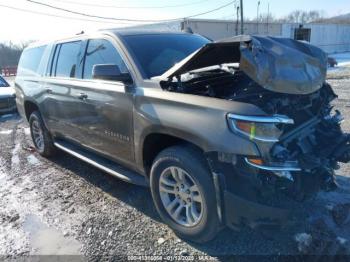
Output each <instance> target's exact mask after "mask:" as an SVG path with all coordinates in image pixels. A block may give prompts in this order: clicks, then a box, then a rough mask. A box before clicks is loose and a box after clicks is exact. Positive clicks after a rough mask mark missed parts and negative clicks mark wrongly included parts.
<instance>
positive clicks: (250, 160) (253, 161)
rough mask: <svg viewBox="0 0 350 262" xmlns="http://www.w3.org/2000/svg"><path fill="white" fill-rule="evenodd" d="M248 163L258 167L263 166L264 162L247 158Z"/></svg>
mask: <svg viewBox="0 0 350 262" xmlns="http://www.w3.org/2000/svg"><path fill="white" fill-rule="evenodd" d="M248 161H249V162H250V163H253V164H255V165H259V166H262V165H263V164H264V162H263V161H262V159H260V158H248Z"/></svg>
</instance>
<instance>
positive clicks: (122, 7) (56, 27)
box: [0, 0, 350, 44]
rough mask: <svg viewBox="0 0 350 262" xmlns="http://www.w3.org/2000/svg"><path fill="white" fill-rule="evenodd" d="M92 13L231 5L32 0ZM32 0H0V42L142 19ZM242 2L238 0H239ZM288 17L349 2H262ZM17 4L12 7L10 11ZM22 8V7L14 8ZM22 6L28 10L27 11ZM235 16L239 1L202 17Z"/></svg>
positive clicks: (187, 12) (144, 16)
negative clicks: (70, 11)
mask: <svg viewBox="0 0 350 262" xmlns="http://www.w3.org/2000/svg"><path fill="white" fill-rule="evenodd" d="M31 1H34V2H39V3H45V4H48V5H52V6H56V7H60V8H64V9H68V10H72V11H75V12H80V13H85V14H89V15H95V16H102V17H112V18H118V19H133V20H169V19H180V18H183V17H188V16H191V15H195V14H200V13H205V12H206V11H209V10H213V9H216V8H218V7H221V6H224V5H227V4H229V3H231V2H235V1H232V0H231V1H230V0H166V1H165V0H31ZM34 2H30V1H28V0H0V13H1V15H0V24H1V27H0V42H9V41H11V42H13V43H15V44H19V43H24V42H27V41H37V40H45V39H52V38H57V37H62V36H65V35H72V34H76V33H78V32H81V31H82V30H83V31H85V32H88V31H93V30H97V29H99V28H112V27H126V26H131V25H139V24H142V23H143V22H135V21H134V22H131V21H116V20H105V19H100V18H92V17H86V16H81V15H78V14H72V13H67V12H64V11H62V10H61V11H60V10H57V9H52V8H50V7H48V6H43V5H39V4H36V3H34ZM237 2H239V0H237ZM257 3H258V0H243V7H244V16H245V17H249V18H255V17H256V13H257ZM268 4H269V6H270V13H271V14H273V15H274V16H275V17H283V16H285V15H287V14H288V13H290V12H291V11H294V10H296V9H301V10H305V11H309V10H320V11H323V12H324V14H325V15H326V16H328V17H329V16H334V15H340V14H345V13H350V0H332V1H329V0H286V1H285V0H260V8H259V9H260V11H259V12H260V13H267V9H268ZM11 8H12V9H11ZM13 8H15V9H21V10H22V11H20V10H14V9H13ZM23 10H26V11H29V12H24V11H23ZM231 17H232V19H235V3H231V4H229V5H228V6H226V7H224V8H221V9H219V10H217V11H215V12H211V13H208V14H204V15H201V16H197V17H196V18H203V19H205V18H208V19H230V18H231Z"/></svg>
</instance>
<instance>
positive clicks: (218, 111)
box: [134, 87, 264, 168]
mask: <svg viewBox="0 0 350 262" xmlns="http://www.w3.org/2000/svg"><path fill="white" fill-rule="evenodd" d="M134 106H135V112H134V132H135V158H136V163H137V165H138V166H139V168H142V166H143V142H144V140H145V138H146V137H147V136H148V135H150V134H166V135H171V136H175V137H178V138H181V139H184V140H187V141H188V142H191V143H193V144H195V145H197V146H198V147H200V148H201V149H202V150H203V151H204V152H212V151H216V152H223V153H233V154H242V155H252V156H257V155H259V151H258V149H257V147H256V146H255V144H254V143H253V142H251V141H249V140H247V139H246V138H243V137H241V136H239V135H237V134H234V133H233V132H231V131H230V130H229V128H228V123H227V113H228V112H234V113H237V114H244V115H264V112H262V111H261V110H260V109H259V108H257V107H255V106H253V105H249V104H244V103H238V102H230V101H225V100H221V99H214V98H209V97H202V96H195V95H188V94H180V93H172V92H167V91H163V90H162V89H161V88H156V87H154V88H137V90H136V94H135V105H134ZM145 154H147V152H145Z"/></svg>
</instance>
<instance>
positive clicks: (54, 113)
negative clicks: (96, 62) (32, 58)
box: [44, 41, 83, 140]
mask: <svg viewBox="0 0 350 262" xmlns="http://www.w3.org/2000/svg"><path fill="white" fill-rule="evenodd" d="M82 43H83V42H82V41H71V42H64V43H59V44H57V45H56V46H55V49H54V53H53V58H52V60H51V66H50V68H49V71H48V74H49V77H48V78H46V81H45V84H44V92H46V93H47V98H48V99H46V101H45V109H44V111H45V114H46V116H47V119H48V122H49V127H50V130H51V132H53V133H54V134H55V135H57V136H62V137H65V138H70V139H73V140H77V139H78V135H79V123H80V115H79V110H78V106H79V104H78V103H77V100H78V99H77V98H76V97H74V95H73V94H75V93H76V92H75V89H76V88H78V87H79V84H80V81H79V80H78V79H77V71H78V70H79V67H80V61H79V58H80V57H81V52H82Z"/></svg>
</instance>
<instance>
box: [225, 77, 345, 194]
mask: <svg viewBox="0 0 350 262" xmlns="http://www.w3.org/2000/svg"><path fill="white" fill-rule="evenodd" d="M267 92H268V93H269V92H270V91H267ZM266 95H267V96H268V94H265V96H264V95H261V94H260V98H259V99H258V100H257V101H255V103H256V104H258V105H259V106H260V107H261V108H262V109H264V110H265V112H268V113H269V114H270V115H272V116H273V117H267V118H266V117H257V118H256V117H255V118H256V119H254V118H250V117H242V116H236V115H234V114H229V115H228V121H229V123H230V126H231V128H232V129H233V131H234V132H237V133H241V134H242V135H245V136H246V137H249V139H250V140H252V141H253V142H254V143H255V144H256V145H257V147H258V148H259V151H260V155H261V156H260V157H259V158H256V157H249V156H246V157H244V159H243V161H244V163H242V164H241V165H240V166H241V167H242V168H246V169H248V171H249V172H253V173H256V174H257V175H258V174H261V180H264V182H265V183H267V184H271V185H274V186H275V187H276V189H278V190H279V191H283V192H284V193H286V194H288V195H289V196H291V197H292V198H294V199H297V200H303V199H305V198H307V197H309V196H311V195H313V194H314V193H316V192H318V191H319V189H323V190H327V191H328V190H332V189H335V188H336V182H335V178H334V170H335V169H338V168H339V165H338V162H343V163H347V162H349V160H350V136H349V135H348V134H344V133H343V132H342V130H341V127H340V123H341V122H342V120H343V118H342V116H341V115H340V112H339V111H337V110H335V111H334V110H333V108H332V106H331V104H330V102H331V101H332V100H333V99H334V98H335V97H336V95H335V94H334V93H333V91H332V89H331V87H330V86H329V85H328V84H324V86H323V87H322V88H321V89H320V90H318V91H316V92H314V93H312V94H310V95H290V94H280V95H278V96H276V95H275V94H269V95H270V96H272V97H270V98H269V99H268V100H265V99H264V98H265V97H266ZM333 111H334V112H333ZM246 171H247V170H246Z"/></svg>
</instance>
